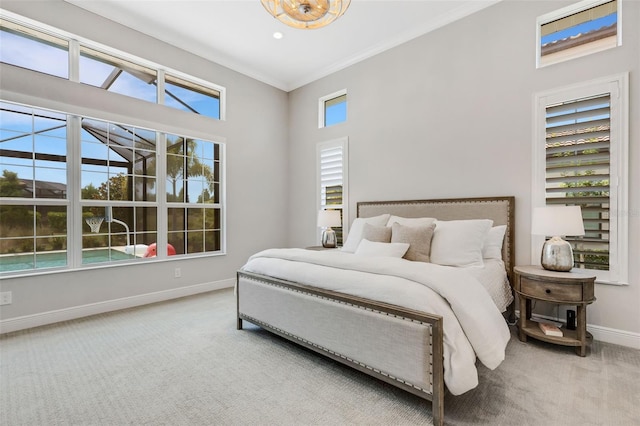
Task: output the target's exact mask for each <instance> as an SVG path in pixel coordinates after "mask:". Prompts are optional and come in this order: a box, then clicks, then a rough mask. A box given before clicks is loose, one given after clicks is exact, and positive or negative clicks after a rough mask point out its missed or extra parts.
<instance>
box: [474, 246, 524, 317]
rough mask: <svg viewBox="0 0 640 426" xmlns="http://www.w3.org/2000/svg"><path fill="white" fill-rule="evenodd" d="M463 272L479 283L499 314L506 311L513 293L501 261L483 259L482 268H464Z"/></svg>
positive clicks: (511, 300)
mask: <svg viewBox="0 0 640 426" xmlns="http://www.w3.org/2000/svg"><path fill="white" fill-rule="evenodd" d="M465 270H466V271H467V272H468V273H469V274H471V275H473V276H474V277H475V278H476V279H477V280H478V281H480V284H482V285H483V286H484V288H485V289H486V290H487V292H489V296H491V299H493V303H495V304H496V306H497V307H498V309H499V310H500V312H504V311H506V310H507V308H508V307H509V305H510V304H511V302H513V292H512V291H511V286H510V285H509V279H508V278H507V270H506V269H505V267H504V262H503V261H502V260H500V259H484V266H483V267H480V268H476V267H471V268H465Z"/></svg>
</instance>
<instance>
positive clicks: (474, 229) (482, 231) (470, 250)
mask: <svg viewBox="0 0 640 426" xmlns="http://www.w3.org/2000/svg"><path fill="white" fill-rule="evenodd" d="M492 225H493V221H492V220H489V219H477V220H449V221H444V220H438V221H436V229H435V232H434V233H433V239H432V240H431V262H432V263H437V264H439V265H447V266H483V265H484V263H483V261H482V247H483V245H484V239H485V238H486V237H487V233H488V232H489V229H490V228H491V226H492Z"/></svg>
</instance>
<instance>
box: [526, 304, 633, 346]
mask: <svg viewBox="0 0 640 426" xmlns="http://www.w3.org/2000/svg"><path fill="white" fill-rule="evenodd" d="M516 315H517V316H518V317H520V311H516ZM532 317H533V318H539V319H546V320H551V321H555V322H562V323H564V322H565V321H563V320H558V319H557V318H555V317H549V316H546V315H538V314H533V315H532ZM587 330H588V331H589V332H590V333H591V334H592V335H593V339H594V340H598V341H600V342H606V343H613V344H614V345H620V346H626V347H629V348H633V349H640V333H633V332H631V331H624V330H618V329H615V328H608V327H602V326H600V325H593V324H587Z"/></svg>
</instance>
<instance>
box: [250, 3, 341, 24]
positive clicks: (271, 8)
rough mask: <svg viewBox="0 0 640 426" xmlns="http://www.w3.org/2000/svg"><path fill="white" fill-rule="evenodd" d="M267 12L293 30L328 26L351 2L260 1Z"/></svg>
mask: <svg viewBox="0 0 640 426" xmlns="http://www.w3.org/2000/svg"><path fill="white" fill-rule="evenodd" d="M260 1H261V2H262V5H263V6H264V8H265V9H267V12H269V13H270V14H271V15H273V17H274V18H276V19H277V20H279V21H280V22H282V23H284V24H287V25H289V26H290V27H293V28H301V29H313V28H321V27H324V26H325V25H329V24H330V23H332V22H333V21H335V20H336V19H338V18H339V17H341V16H342V15H343V14H344V12H346V11H347V8H348V7H349V4H351V0H260Z"/></svg>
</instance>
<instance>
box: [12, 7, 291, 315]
mask: <svg viewBox="0 0 640 426" xmlns="http://www.w3.org/2000/svg"><path fill="white" fill-rule="evenodd" d="M2 8H3V9H5V10H8V11H11V12H15V13H17V14H20V15H22V16H26V17H28V18H31V19H34V20H36V21H40V22H43V23H45V24H49V25H51V26H54V27H57V28H60V29H63V30H66V31H69V32H71V33H74V34H77V35H79V36H82V37H85V38H87V39H90V40H93V41H95V42H99V43H103V44H105V45H108V46H112V47H114V48H117V49H120V50H122V51H124V52H127V53H130V54H133V55H136V56H139V57H141V58H144V59H147V60H151V61H154V62H156V63H159V64H162V65H164V66H167V67H170V68H173V69H176V70H178V71H182V72H185V73H187V74H191V75H193V76H195V77H199V78H202V79H204V80H207V81H211V82H214V83H216V84H219V85H221V86H224V87H226V89H227V94H228V98H227V99H228V101H227V120H226V121H218V120H213V119H211V120H207V119H205V120H194V119H193V117H191V114H187V113H183V112H181V111H177V110H174V109H171V108H168V107H163V106H158V105H150V104H147V103H145V102H141V101H140V102H136V101H135V100H133V101H132V100H131V99H130V98H126V97H123V96H120V95H117V94H112V93H107V92H104V91H102V90H98V89H95V88H92V87H88V86H87V87H85V86H83V85H78V84H73V83H70V82H68V81H64V80H61V79H57V78H54V77H49V76H46V75H41V74H39V73H27V74H26V75H27V77H25V74H23V73H18V72H17V71H16V69H15V67H8V66H4V67H3V68H2V70H0V71H1V72H2V79H0V90H2V97H3V98H4V99H7V100H15V101H24V102H28V103H33V104H35V105H37V106H44V107H51V108H61V109H64V110H66V111H72V112H80V113H87V114H89V115H91V111H92V110H99V111H100V113H101V114H102V116H103V117H105V116H106V117H108V118H110V119H113V120H119V121H121V122H125V123H128V124H138V123H132V122H131V118H130V117H139V116H142V117H143V119H142V120H139V121H142V122H141V123H140V124H141V125H151V126H153V127H154V128H158V129H163V130H169V131H176V132H185V134H187V135H189V136H196V137H203V138H206V137H211V138H218V137H223V138H225V139H226V150H227V151H226V154H227V155H226V160H227V161H226V171H227V174H226V178H227V185H226V188H227V198H226V200H227V203H226V219H227V228H226V229H227V255H225V256H217V257H207V258H197V259H188V260H179V259H171V260H168V261H164V262H160V261H158V262H154V263H152V264H145V265H130V266H120V267H109V268H101V269H91V270H81V271H72V272H63V273H54V274H39V275H31V276H28V277H23V278H11V279H3V280H2V281H1V282H0V285H1V287H2V291H11V292H12V294H13V303H12V304H11V305H6V306H2V308H1V309H0V319H3V320H6V319H11V318H16V317H22V316H29V315H34V314H40V313H43V312H48V311H55V310H65V309H69V308H73V307H77V306H82V305H89V304H97V305H95V307H96V309H100V306H99V305H100V304H101V303H103V302H108V301H113V300H117V299H123V298H131V297H134V298H135V296H139V295H144V294H147V293H153V292H160V291H165V290H175V289H180V288H181V287H184V288H187V287H189V286H193V285H198V284H202V283H214V284H215V283H217V282H220V283H221V284H222V285H229V280H231V279H233V278H234V277H235V271H236V270H237V269H238V268H240V267H241V266H242V265H243V264H244V262H246V259H247V258H248V257H249V256H250V255H251V254H253V253H254V252H256V251H258V250H261V249H264V248H267V247H270V246H274V245H275V246H283V245H285V243H286V233H285V232H283V231H282V230H283V229H286V227H287V212H288V209H287V208H286V207H287V205H286V202H285V201H284V200H286V199H287V182H288V175H287V164H288V158H287V155H288V152H287V139H288V130H287V128H286V126H281V125H277V124H274V123H284V122H286V120H287V112H288V97H287V94H286V93H285V92H283V91H281V90H279V89H275V88H273V87H271V86H269V85H266V84H263V83H260V82H258V81H256V80H254V79H251V78H248V77H246V76H244V75H241V74H239V73H236V72H234V71H231V70H229V69H227V68H224V67H222V66H219V65H217V64H215V63H212V62H209V61H206V60H204V59H202V58H200V57H197V56H195V55H191V54H188V53H186V52H184V51H182V50H179V49H177V48H175V47H173V46H170V45H168V44H165V43H162V42H160V41H158V40H155V39H153V38H150V37H147V36H145V35H143V34H141V33H138V32H136V31H133V30H131V29H128V28H126V27H123V26H121V25H119V24H117V23H115V22H112V21H109V20H105V19H103V18H100V17H98V16H96V15H93V14H91V13H89V12H86V11H84V10H83V9H80V8H77V7H75V6H72V5H70V4H68V3H65V2H63V1H62V0H54V1H44V2H36V1H27V2H14V1H3V2H2ZM267 189H268V190H267ZM274 200H277V202H274ZM175 267H180V268H181V271H182V277H181V278H179V279H176V278H173V271H174V268H175ZM83 312H84V311H83Z"/></svg>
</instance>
